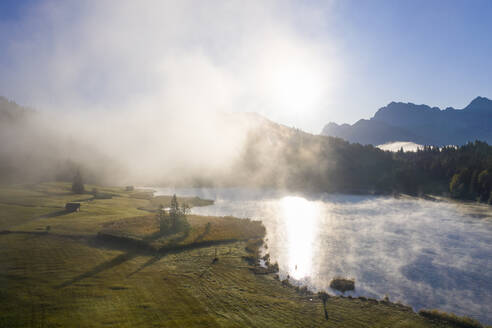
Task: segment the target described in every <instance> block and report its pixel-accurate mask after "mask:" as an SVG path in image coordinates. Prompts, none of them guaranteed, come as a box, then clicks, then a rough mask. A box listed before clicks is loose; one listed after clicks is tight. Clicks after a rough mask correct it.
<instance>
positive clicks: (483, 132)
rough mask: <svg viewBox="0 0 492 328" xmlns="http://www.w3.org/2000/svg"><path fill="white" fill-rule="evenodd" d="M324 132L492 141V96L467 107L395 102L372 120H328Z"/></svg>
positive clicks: (361, 137)
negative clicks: (491, 98) (351, 122)
mask: <svg viewBox="0 0 492 328" xmlns="http://www.w3.org/2000/svg"><path fill="white" fill-rule="evenodd" d="M321 134H322V135H327V136H333V137H339V138H342V139H345V140H347V141H350V142H358V143H361V144H372V145H380V144H385V143H389V142H394V141H410V142H414V143H417V144H423V145H437V146H443V145H463V144H465V143H467V142H469V141H475V140H481V141H486V142H487V143H489V144H491V143H492V100H490V99H487V98H485V97H477V98H475V99H474V100H473V101H472V102H471V103H470V104H469V105H468V106H466V107H465V108H463V109H454V108H452V107H448V108H446V109H444V110H441V109H440V108H438V107H429V106H427V105H415V104H412V103H402V102H391V103H390V104H388V105H387V106H385V107H383V108H380V109H379V110H378V111H377V112H376V114H375V115H374V116H373V117H372V118H371V119H369V120H364V119H362V120H359V121H357V122H356V123H354V124H353V125H349V124H342V125H338V124H336V123H328V124H327V125H326V126H325V127H324V128H323V131H322V132H321Z"/></svg>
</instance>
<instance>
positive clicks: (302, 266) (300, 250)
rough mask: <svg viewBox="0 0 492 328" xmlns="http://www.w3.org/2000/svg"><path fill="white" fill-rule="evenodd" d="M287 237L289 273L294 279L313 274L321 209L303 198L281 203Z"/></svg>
mask: <svg viewBox="0 0 492 328" xmlns="http://www.w3.org/2000/svg"><path fill="white" fill-rule="evenodd" d="M280 207H281V213H282V218H283V224H285V229H286V230H285V231H286V237H287V240H286V242H287V245H286V246H287V247H286V248H287V253H288V273H289V275H290V276H291V277H293V278H294V279H302V278H305V277H308V276H310V275H311V274H312V269H313V268H312V262H313V256H314V255H313V251H314V247H313V243H314V238H315V233H316V224H317V217H318V215H319V209H318V206H317V205H316V203H314V202H310V201H308V200H306V199H304V198H302V197H292V196H289V197H284V198H282V200H281V201H280Z"/></svg>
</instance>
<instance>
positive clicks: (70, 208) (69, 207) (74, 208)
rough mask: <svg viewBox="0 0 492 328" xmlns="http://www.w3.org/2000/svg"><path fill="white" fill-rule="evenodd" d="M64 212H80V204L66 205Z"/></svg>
mask: <svg viewBox="0 0 492 328" xmlns="http://www.w3.org/2000/svg"><path fill="white" fill-rule="evenodd" d="M65 211H67V212H78V211H80V203H66V204H65Z"/></svg>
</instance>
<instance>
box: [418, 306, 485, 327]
mask: <svg viewBox="0 0 492 328" xmlns="http://www.w3.org/2000/svg"><path fill="white" fill-rule="evenodd" d="M419 314H420V315H421V316H423V317H425V318H428V319H431V320H435V321H439V322H443V323H447V324H450V325H453V326H455V327H463V328H483V326H482V324H481V323H480V322H478V321H476V320H474V319H472V318H470V317H460V316H457V315H456V314H454V313H446V312H442V311H439V310H420V311H419Z"/></svg>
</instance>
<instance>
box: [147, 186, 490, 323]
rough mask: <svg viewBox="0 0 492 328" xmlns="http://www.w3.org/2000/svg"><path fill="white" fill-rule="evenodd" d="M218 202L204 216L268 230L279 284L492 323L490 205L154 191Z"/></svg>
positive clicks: (225, 191)
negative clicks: (337, 282)
mask: <svg viewBox="0 0 492 328" xmlns="http://www.w3.org/2000/svg"><path fill="white" fill-rule="evenodd" d="M153 189H154V190H157V193H156V195H159V194H172V193H176V194H177V195H178V196H199V197H202V198H207V199H213V200H215V204H214V205H212V206H206V207H197V208H193V212H194V213H196V214H201V215H218V216H225V215H232V216H236V217H240V218H252V219H256V220H261V221H263V223H264V225H265V226H266V228H267V244H268V250H267V251H268V253H270V256H271V258H272V260H273V261H274V262H275V261H277V262H278V264H279V267H280V271H281V275H282V276H284V277H285V276H287V275H289V276H290V277H291V278H292V279H293V280H295V282H296V283H298V284H303V285H308V286H309V287H310V288H311V289H312V290H328V291H329V292H330V293H333V294H336V293H337V292H336V291H334V290H331V289H330V288H329V283H330V281H331V279H332V278H334V277H336V276H342V277H349V278H354V279H355V281H356V290H355V291H354V292H350V293H348V294H349V295H354V296H357V295H362V296H368V297H375V298H382V297H383V296H384V295H385V294H387V295H388V296H389V297H390V300H392V301H400V302H402V303H405V304H408V305H411V306H412V307H413V308H414V309H416V310H418V309H421V308H438V309H441V310H445V311H452V312H454V313H457V314H460V315H469V316H471V317H473V318H476V319H479V320H480V321H482V322H483V323H487V324H490V323H492V311H491V310H492V218H491V217H492V210H491V208H490V207H488V206H477V205H474V206H472V205H463V204H458V203H449V202H431V201H425V200H421V199H412V198H405V199H394V198H390V197H372V196H352V195H317V196H313V197H309V198H306V197H304V196H298V195H297V196H296V195H289V194H284V193H281V192H278V191H264V190H262V191H259V190H251V189H236V188H234V189H227V188H222V189H193V188H183V189H168V188H153Z"/></svg>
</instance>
